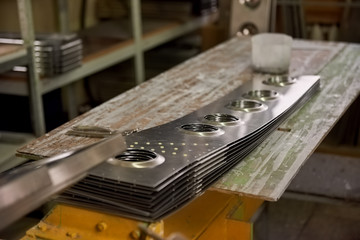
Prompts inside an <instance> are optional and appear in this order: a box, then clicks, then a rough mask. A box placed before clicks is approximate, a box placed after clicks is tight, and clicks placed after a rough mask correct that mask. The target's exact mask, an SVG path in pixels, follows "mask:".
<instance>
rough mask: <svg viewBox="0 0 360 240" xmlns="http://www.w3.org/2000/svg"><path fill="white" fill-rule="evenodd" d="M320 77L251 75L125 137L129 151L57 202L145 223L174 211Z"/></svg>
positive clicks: (315, 85)
mask: <svg viewBox="0 0 360 240" xmlns="http://www.w3.org/2000/svg"><path fill="white" fill-rule="evenodd" d="M319 85H320V78H319V77H318V76H302V77H299V78H297V79H295V78H289V77H279V76H278V77H269V78H266V77H265V76H263V75H261V76H256V77H254V79H253V81H250V82H246V83H245V84H244V85H242V86H241V87H239V88H238V89H236V90H234V91H233V92H231V93H229V94H228V95H226V96H224V97H223V98H221V99H219V100H216V101H215V102H213V103H211V104H209V105H207V106H205V107H203V108H201V109H199V110H197V111H195V112H193V113H191V114H189V115H187V116H184V117H182V118H180V119H177V120H175V121H173V122H170V123H167V124H165V125H161V126H158V127H154V128H151V129H147V130H144V131H141V132H138V133H135V134H132V135H129V136H127V137H126V142H127V147H128V150H127V151H126V152H125V153H123V154H121V155H119V156H114V157H113V158H111V159H109V160H108V161H107V162H105V163H103V164H101V165H100V166H98V167H96V168H95V169H93V170H92V171H91V172H90V174H89V175H88V176H87V177H86V178H85V179H84V180H82V181H81V182H79V183H77V184H76V185H74V186H73V187H71V188H70V189H68V190H66V191H65V192H64V193H63V194H62V195H61V196H59V199H58V200H59V201H61V202H65V203H70V204H75V205H79V206H83V207H89V208H92V209H98V210H102V211H106V212H109V213H112V214H118V215H121V216H125V217H130V218H134V219H138V220H143V221H155V220H158V219H161V218H163V217H164V216H166V215H168V214H170V213H172V212H173V211H175V210H177V209H179V208H180V207H181V206H183V205H184V204H186V203H187V202H189V201H190V200H191V199H193V198H195V197H196V196H198V195H199V194H201V193H202V192H203V191H204V190H205V189H206V188H208V187H209V186H210V185H211V184H212V183H214V182H215V181H216V180H217V179H219V178H220V177H221V176H222V175H224V174H225V173H226V172H227V171H228V170H230V169H231V168H232V167H233V166H234V165H236V164H237V163H239V161H241V160H242V159H243V158H244V157H245V156H246V155H247V154H248V153H250V152H251V151H252V150H253V149H254V148H255V147H256V146H258V145H259V144H260V143H261V142H262V141H263V140H264V138H266V137H267V136H268V135H269V134H270V133H271V132H272V131H273V130H275V129H276V128H277V127H278V126H279V124H280V123H281V122H282V121H284V120H285V119H286V118H287V117H288V116H289V115H290V114H291V113H292V112H294V111H295V110H297V109H298V108H299V107H301V106H302V105H303V104H304V103H305V102H306V101H307V100H309V99H310V98H311V97H312V96H313V95H314V94H315V93H316V91H317V90H318V89H319Z"/></svg>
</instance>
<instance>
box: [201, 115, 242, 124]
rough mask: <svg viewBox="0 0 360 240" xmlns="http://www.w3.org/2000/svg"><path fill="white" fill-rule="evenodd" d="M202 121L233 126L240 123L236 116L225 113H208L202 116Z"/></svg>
mask: <svg viewBox="0 0 360 240" xmlns="http://www.w3.org/2000/svg"><path fill="white" fill-rule="evenodd" d="M202 121H203V122H204V123H208V124H212V125H220V126H233V125H238V124H241V123H242V122H241V120H240V119H239V118H238V117H236V116H234V115H231V114H226V113H214V114H208V115H205V116H204V117H203V119H202Z"/></svg>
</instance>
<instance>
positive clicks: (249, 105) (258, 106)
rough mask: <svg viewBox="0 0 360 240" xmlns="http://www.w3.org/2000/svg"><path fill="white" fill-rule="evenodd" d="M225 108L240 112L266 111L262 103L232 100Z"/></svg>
mask: <svg viewBox="0 0 360 240" xmlns="http://www.w3.org/2000/svg"><path fill="white" fill-rule="evenodd" d="M226 108H228V109H231V110H235V111H242V112H259V111H264V110H266V109H267V106H266V105H265V104H263V103H262V102H259V101H255V100H243V99H241V100H234V101H232V102H230V103H229V104H227V105H226Z"/></svg>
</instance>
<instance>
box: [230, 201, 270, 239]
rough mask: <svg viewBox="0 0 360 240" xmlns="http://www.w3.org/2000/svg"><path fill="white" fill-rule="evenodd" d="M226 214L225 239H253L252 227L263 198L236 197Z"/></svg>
mask: <svg viewBox="0 0 360 240" xmlns="http://www.w3.org/2000/svg"><path fill="white" fill-rule="evenodd" d="M238 201H239V202H238V204H237V205H235V206H234V207H233V209H231V210H230V212H229V214H228V216H227V239H229V240H230V239H239V240H240V239H243V240H244V239H249V240H250V239H253V227H254V222H255V220H256V218H257V213H258V211H259V209H260V207H261V206H262V204H263V200H259V199H253V198H248V197H238Z"/></svg>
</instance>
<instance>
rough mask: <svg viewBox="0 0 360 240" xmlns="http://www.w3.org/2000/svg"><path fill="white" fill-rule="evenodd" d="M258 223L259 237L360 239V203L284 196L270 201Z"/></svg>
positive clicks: (256, 233)
mask: <svg viewBox="0 0 360 240" xmlns="http://www.w3.org/2000/svg"><path fill="white" fill-rule="evenodd" d="M256 223H257V224H255V227H254V239H256V240H265V239H266V240H278V239H286V240H312V239H314V240H315V239H316V240H318V239H326V240H338V239H339V240H340V239H341V240H342V239H349V240H356V239H360V204H357V205H347V204H345V203H344V204H333V203H330V204H329V203H316V202H311V201H304V200H295V199H287V198H282V199H280V200H279V201H278V202H275V203H268V204H267V206H266V207H265V209H264V211H263V213H262V214H261V216H260V218H259V219H258V221H257V222H256Z"/></svg>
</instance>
